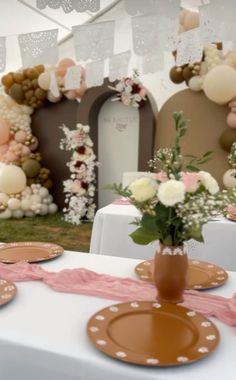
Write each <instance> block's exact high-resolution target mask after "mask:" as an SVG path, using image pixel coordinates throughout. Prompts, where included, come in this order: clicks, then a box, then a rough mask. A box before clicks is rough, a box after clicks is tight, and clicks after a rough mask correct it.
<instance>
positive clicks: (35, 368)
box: [0, 252, 236, 380]
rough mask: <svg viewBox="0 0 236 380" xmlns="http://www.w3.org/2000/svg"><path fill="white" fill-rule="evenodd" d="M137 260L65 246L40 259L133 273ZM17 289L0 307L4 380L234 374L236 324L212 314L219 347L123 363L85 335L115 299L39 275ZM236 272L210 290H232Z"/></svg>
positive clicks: (153, 379) (148, 379)
mask: <svg viewBox="0 0 236 380" xmlns="http://www.w3.org/2000/svg"><path fill="white" fill-rule="evenodd" d="M138 262H139V261H137V260H131V259H124V258H118V257H111V256H102V255H99V256H98V255H92V254H85V253H76V252H67V253H65V254H64V255H63V256H62V257H59V258H57V259H55V260H53V261H50V262H47V263H44V264H41V265H42V266H43V267H44V268H45V269H47V270H52V271H57V270H60V269H63V268H75V267H86V268H88V269H91V270H95V271H97V272H101V273H107V274H111V275H119V276H124V277H125V276H129V277H130V276H134V267H135V266H136V265H137V263H138ZM17 286H18V295H17V297H16V298H15V299H14V300H13V301H12V302H11V303H9V304H8V305H5V306H4V307H2V308H1V309H0V379H1V380H111V379H112V380H121V379H124V380H169V379H170V380H172V379H173V380H185V379H186V380H190V379H191V380H199V379H200V380H211V379H212V380H213V379H214V380H222V379H223V378H226V379H227V380H234V379H235V374H236V361H235V352H236V328H233V327H229V326H226V325H224V324H223V323H221V322H218V321H217V320H215V319H214V322H215V324H216V325H217V327H218V328H219V331H220V334H221V341H220V345H219V347H217V349H216V350H215V351H214V352H213V353H212V354H211V355H209V356H208V357H207V358H205V359H203V360H201V361H199V362H196V363H193V364H190V365H186V366H181V367H175V368H148V367H141V366H135V365H131V364H125V363H122V362H119V361H117V360H114V359H112V358H110V357H108V356H106V355H104V354H103V353H101V352H99V351H98V350H97V349H96V348H95V347H94V346H93V345H92V344H91V342H90V340H89V339H88V337H87V335H86V330H85V329H86V324H87V321H88V319H89V318H90V316H91V315H92V314H94V313H95V312H97V311H98V310H99V309H101V308H104V307H106V306H108V305H111V304H114V303H116V302H114V301H109V300H105V299H100V298H96V297H87V296H80V295H76V294H65V293H57V292H55V291H53V290H51V289H50V288H48V287H47V286H46V285H44V284H43V283H42V282H40V281H36V282H24V283H17ZM235 288H236V274H235V273H229V281H228V282H227V283H226V284H225V285H224V286H222V287H220V288H217V289H215V290H214V291H211V293H215V294H221V295H224V296H231V295H232V293H233V292H234V290H235Z"/></svg>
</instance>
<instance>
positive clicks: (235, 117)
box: [226, 112, 236, 128]
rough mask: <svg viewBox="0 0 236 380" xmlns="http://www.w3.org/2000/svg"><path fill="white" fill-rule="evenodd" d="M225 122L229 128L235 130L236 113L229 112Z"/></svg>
mask: <svg viewBox="0 0 236 380" xmlns="http://www.w3.org/2000/svg"><path fill="white" fill-rule="evenodd" d="M226 122H227V125H228V126H229V127H230V128H236V113H234V112H230V113H229V114H228V116H227V119H226Z"/></svg>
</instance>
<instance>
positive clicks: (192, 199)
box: [110, 112, 236, 301]
mask: <svg viewBox="0 0 236 380" xmlns="http://www.w3.org/2000/svg"><path fill="white" fill-rule="evenodd" d="M173 119H174V122H175V129H176V137H175V143H174V145H173V147H170V148H164V149H159V150H157V152H156V153H155V155H154V158H153V160H151V161H150V162H149V165H150V167H151V168H153V169H155V170H157V171H158V172H157V174H156V178H151V177H143V178H139V179H137V180H136V181H134V182H133V183H131V184H130V185H129V186H128V187H125V188H123V187H122V186H121V185H116V184H114V185H111V187H110V188H112V189H113V190H114V191H115V192H116V193H117V194H119V195H121V196H123V197H125V198H127V199H128V200H129V201H130V203H132V204H133V205H134V206H135V207H136V208H137V209H138V210H139V211H140V212H141V218H140V219H136V220H135V221H134V224H135V225H136V226H137V229H136V230H135V231H134V232H133V233H131V235H130V236H131V238H132V239H133V241H134V242H135V243H137V244H149V243H151V242H153V241H156V240H159V242H160V248H159V250H158V251H157V254H159V255H156V258H157V259H156V261H157V262H158V265H157V266H155V268H159V270H158V281H159V280H160V279H161V278H162V277H163V276H164V277H165V285H164V288H165V291H163V293H164V295H163V296H162V299H165V300H166V299H169V298H170V297H169V290H170V287H171V286H170V284H168V281H167V280H166V271H165V268H164V265H162V263H161V256H163V258H164V257H166V258H167V257H169V258H170V257H173V258H175V263H174V265H172V267H171V268H170V267H168V269H167V272H168V273H169V275H170V277H171V280H173V279H175V281H174V287H175V288H176V289H177V285H178V286H179V285H180V284H181V286H182V290H181V291H177V290H176V292H175V297H174V298H175V299H178V301H179V300H180V299H181V294H182V292H183V289H184V287H185V281H186V279H181V277H180V272H181V270H183V271H184V272H185V277H186V269H187V257H186V251H185V247H184V242H186V241H187V240H189V239H195V240H197V241H200V242H202V241H203V236H202V228H203V225H204V224H205V223H207V222H208V221H210V220H214V219H215V218H217V217H219V216H220V215H222V214H224V212H225V209H226V207H227V206H228V205H229V204H231V203H233V202H234V201H235V199H236V189H229V190H225V191H220V190H219V186H218V184H217V182H216V180H215V179H214V178H213V177H212V176H211V174H210V173H208V172H205V171H201V170H199V169H198V167H199V165H201V164H204V163H205V162H207V161H208V160H209V158H210V157H211V155H212V152H210V151H209V152H206V153H205V154H203V156H201V157H200V158H197V157H195V156H192V155H183V154H182V153H181V145H180V141H181V138H182V137H184V135H185V134H186V132H187V121H186V120H185V119H184V117H183V114H182V112H174V113H173ZM177 258H178V259H177ZM180 258H182V259H183V258H184V260H185V261H184V263H183V260H182V261H181V260H180ZM172 262H173V260H172ZM180 262H182V264H181V265H182V267H181V265H180V267H179V268H178V265H179V263H180ZM181 268H182V269H181ZM164 273H165V274H164ZM155 277H156V276H155V271H154V278H155ZM172 282H173V281H172ZM158 290H159V294H161V292H162V291H161V290H160V288H159V289H158Z"/></svg>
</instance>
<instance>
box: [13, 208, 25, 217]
mask: <svg viewBox="0 0 236 380" xmlns="http://www.w3.org/2000/svg"><path fill="white" fill-rule="evenodd" d="M23 216H24V211H22V210H15V211H13V212H12V217H13V218H16V219H21V218H23Z"/></svg>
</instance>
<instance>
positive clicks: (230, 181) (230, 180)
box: [223, 169, 236, 188]
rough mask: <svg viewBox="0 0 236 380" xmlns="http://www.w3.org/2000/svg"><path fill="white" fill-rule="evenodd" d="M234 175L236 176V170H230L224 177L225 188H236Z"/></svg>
mask: <svg viewBox="0 0 236 380" xmlns="http://www.w3.org/2000/svg"><path fill="white" fill-rule="evenodd" d="M234 175H236V169H229V170H227V171H226V172H225V174H224V175H223V184H224V185H225V187H227V188H231V187H236V178H234Z"/></svg>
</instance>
